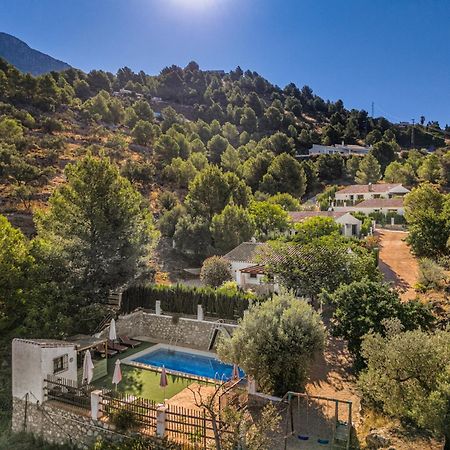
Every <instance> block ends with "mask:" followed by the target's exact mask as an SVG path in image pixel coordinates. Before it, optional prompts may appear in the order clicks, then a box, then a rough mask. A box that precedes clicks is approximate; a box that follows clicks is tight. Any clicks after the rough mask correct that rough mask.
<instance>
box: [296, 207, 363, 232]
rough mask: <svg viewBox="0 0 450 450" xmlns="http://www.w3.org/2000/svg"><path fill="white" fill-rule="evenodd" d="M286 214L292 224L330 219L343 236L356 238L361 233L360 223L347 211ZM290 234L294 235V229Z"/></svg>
mask: <svg viewBox="0 0 450 450" xmlns="http://www.w3.org/2000/svg"><path fill="white" fill-rule="evenodd" d="M288 214H289V217H290V219H291V221H292V222H293V223H294V224H295V223H300V222H303V221H304V220H306V219H309V218H310V217H331V218H333V219H334V221H335V222H336V223H337V224H339V225H340V226H341V233H342V235H343V236H347V237H358V236H359V235H360V233H361V225H362V223H361V221H360V220H359V219H357V218H356V217H353V216H352V215H351V214H350V212H348V211H291V212H289V213H288ZM291 232H292V233H294V234H295V229H294V230H291Z"/></svg>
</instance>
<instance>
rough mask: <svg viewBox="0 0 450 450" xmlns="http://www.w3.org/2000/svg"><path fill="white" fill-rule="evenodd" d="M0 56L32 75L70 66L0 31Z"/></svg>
mask: <svg viewBox="0 0 450 450" xmlns="http://www.w3.org/2000/svg"><path fill="white" fill-rule="evenodd" d="M0 58H3V59H5V60H6V61H8V62H9V63H10V64H12V65H13V66H14V67H16V68H17V69H19V70H20V71H22V72H25V73H31V74H32V75H42V74H44V73H48V72H51V71H52V70H54V71H61V70H66V69H69V68H70V66H69V64H67V63H65V62H63V61H59V60H58V59H55V58H52V57H51V56H49V55H46V54H45V53H42V52H40V51H38V50H35V49H33V48H31V47H29V46H28V45H27V44H26V43H25V42H23V41H21V40H20V39H17V38H16V37H15V36H11V35H10V34H7V33H2V32H0Z"/></svg>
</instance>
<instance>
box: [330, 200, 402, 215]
mask: <svg viewBox="0 0 450 450" xmlns="http://www.w3.org/2000/svg"><path fill="white" fill-rule="evenodd" d="M337 209H339V208H337ZM346 209H347V210H350V211H355V212H361V213H364V214H366V215H368V214H371V213H375V212H381V213H383V214H388V213H394V214H398V215H400V216H403V215H404V214H405V209H404V207H403V198H401V197H400V198H371V199H368V200H363V201H362V202H360V203H358V204H356V205H355V206H347V207H346Z"/></svg>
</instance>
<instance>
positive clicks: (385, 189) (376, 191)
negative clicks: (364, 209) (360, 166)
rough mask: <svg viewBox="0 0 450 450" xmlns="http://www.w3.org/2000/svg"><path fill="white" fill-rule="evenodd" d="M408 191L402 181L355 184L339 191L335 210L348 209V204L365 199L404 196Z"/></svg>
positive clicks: (335, 201)
mask: <svg viewBox="0 0 450 450" xmlns="http://www.w3.org/2000/svg"><path fill="white" fill-rule="evenodd" d="M408 192H409V189H407V188H405V187H404V186H403V185H402V184H400V183H396V184H388V183H377V184H370V183H369V184H354V185H351V186H347V187H345V188H344V189H341V190H340V191H337V192H336V194H335V200H334V203H333V205H332V206H333V209H334V210H335V211H340V210H344V209H346V208H347V207H348V206H356V205H357V204H358V203H360V202H362V201H363V200H370V199H379V198H387V199H389V198H394V197H400V196H404V195H405V194H407V193H408Z"/></svg>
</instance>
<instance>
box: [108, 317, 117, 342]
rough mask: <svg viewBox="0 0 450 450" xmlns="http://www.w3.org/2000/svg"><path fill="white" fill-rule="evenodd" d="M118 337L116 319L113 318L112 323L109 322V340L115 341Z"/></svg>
mask: <svg viewBox="0 0 450 450" xmlns="http://www.w3.org/2000/svg"><path fill="white" fill-rule="evenodd" d="M116 339H117V333H116V321H115V320H114V319H111V323H110V324H109V340H110V341H113V342H114V341H115V340H116Z"/></svg>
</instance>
